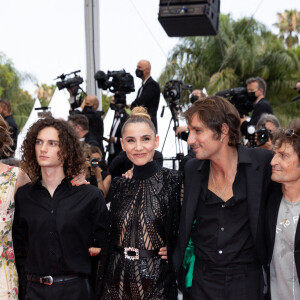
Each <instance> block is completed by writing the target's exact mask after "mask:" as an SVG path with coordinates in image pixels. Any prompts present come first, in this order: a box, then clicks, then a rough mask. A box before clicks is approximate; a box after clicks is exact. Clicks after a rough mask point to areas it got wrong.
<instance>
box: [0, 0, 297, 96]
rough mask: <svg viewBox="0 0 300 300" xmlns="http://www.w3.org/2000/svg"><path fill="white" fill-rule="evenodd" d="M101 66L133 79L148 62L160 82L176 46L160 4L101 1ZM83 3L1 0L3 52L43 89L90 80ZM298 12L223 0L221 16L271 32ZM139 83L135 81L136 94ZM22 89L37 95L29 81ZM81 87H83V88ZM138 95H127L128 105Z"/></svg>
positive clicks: (267, 2) (272, 0)
mask: <svg viewBox="0 0 300 300" xmlns="http://www.w3.org/2000/svg"><path fill="white" fill-rule="evenodd" d="M99 3H100V66H99V70H100V69H101V70H103V71H104V72H107V71H108V70H110V71H117V70H121V69H125V70H126V72H129V73H131V74H132V75H134V72H135V69H136V64H137V61H138V60H140V59H148V60H149V61H150V62H151V65H152V76H153V77H154V78H155V79H157V78H158V77H159V75H160V73H161V71H162V70H163V68H164V66H165V64H166V59H167V56H168V53H169V52H170V51H171V50H172V48H173V47H174V46H175V45H176V43H177V42H178V39H177V38H174V37H173V38H170V37H168V35H167V34H166V33H165V31H164V29H163V28H162V26H161V25H160V23H159V22H158V18H157V17H158V10H159V0H99ZM84 5H85V1H84V0H26V1H24V0H10V1H7V0H0V52H2V53H4V54H5V55H6V57H7V58H9V59H10V60H11V61H12V62H13V64H14V66H15V68H16V69H17V70H18V71H20V72H23V73H29V74H31V75H32V76H33V77H34V78H35V81H36V82H38V83H39V84H41V83H47V84H49V85H50V84H54V83H55V81H54V78H56V77H57V76H58V75H61V74H62V73H65V74H66V73H70V72H72V71H75V70H81V73H80V75H81V76H82V77H83V78H84V79H85V77H86V74H85V72H86V66H85V64H86V62H85V60H86V58H85V29H84ZM285 9H297V10H300V1H299V0H286V1H280V0H247V1H241V0H221V9H220V11H221V13H223V14H227V13H230V14H231V16H232V17H233V18H234V19H239V18H242V17H250V16H252V15H253V16H254V18H255V19H257V20H259V21H261V22H263V23H264V24H265V25H266V26H267V27H268V28H269V29H270V30H272V31H273V32H274V33H277V32H278V30H277V29H276V28H275V27H274V26H273V25H272V24H274V23H275V22H276V21H277V13H278V12H283V11H284V10H285ZM140 84H141V82H140V80H139V79H135V87H136V91H137V90H138V88H139V86H140ZM23 87H24V88H25V89H28V90H29V91H30V93H31V94H33V91H34V86H33V84H32V83H30V82H26V83H24V85H23ZM83 88H85V87H84V86H83ZM134 98H135V93H132V94H130V95H128V96H127V99H128V100H129V102H131V101H132V100H133V99H134Z"/></svg>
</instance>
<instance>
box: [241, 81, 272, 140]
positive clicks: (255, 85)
mask: <svg viewBox="0 0 300 300" xmlns="http://www.w3.org/2000/svg"><path fill="white" fill-rule="evenodd" d="M246 84H247V91H248V97H249V100H250V101H251V102H252V103H253V104H254V110H253V112H252V116H251V119H250V121H247V120H246V116H243V117H242V118H241V132H242V134H243V135H246V134H247V128H248V126H250V125H253V126H256V124H257V122H258V120H259V118H260V117H261V115H262V114H263V113H267V114H273V110H272V108H271V105H270V103H269V102H268V101H267V99H265V95H266V90H267V84H266V82H265V81H264V80H263V79H262V78H260V77H251V78H249V79H247V80H246Z"/></svg>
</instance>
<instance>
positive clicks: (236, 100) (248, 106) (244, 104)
mask: <svg viewBox="0 0 300 300" xmlns="http://www.w3.org/2000/svg"><path fill="white" fill-rule="evenodd" d="M216 96H221V97H224V98H227V99H228V100H229V101H230V102H231V103H232V104H233V105H234V106H235V108H236V109H237V110H238V112H239V114H240V117H242V116H244V115H248V114H249V112H251V111H252V110H253V109H254V105H253V103H252V102H251V101H250V99H249V96H248V92H247V89H246V88H245V87H237V88H233V89H230V90H222V91H220V92H217V93H216Z"/></svg>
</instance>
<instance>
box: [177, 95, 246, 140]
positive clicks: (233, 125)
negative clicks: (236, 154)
mask: <svg viewBox="0 0 300 300" xmlns="http://www.w3.org/2000/svg"><path fill="white" fill-rule="evenodd" d="M183 116H184V117H185V118H186V120H187V122H188V123H190V122H191V120H192V118H193V117H194V116H198V118H199V120H200V121H201V122H203V123H204V125H205V126H206V127H208V128H209V129H210V130H212V131H213V132H214V133H215V134H216V139H219V138H220V137H221V134H222V125H223V124H227V125H228V127H229V132H228V135H229V141H228V145H229V146H236V145H239V144H240V143H241V131H240V116H239V113H238V111H237V110H236V108H235V107H234V106H233V105H232V104H231V103H230V102H229V101H228V100H226V99H224V98H222V97H220V96H209V97H206V98H203V99H201V101H196V102H194V104H193V105H192V106H190V107H189V109H188V110H186V111H185V112H184V113H183Z"/></svg>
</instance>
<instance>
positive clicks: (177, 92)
mask: <svg viewBox="0 0 300 300" xmlns="http://www.w3.org/2000/svg"><path fill="white" fill-rule="evenodd" d="M192 89H193V86H192V85H191V84H185V83H183V82H182V81H180V80H170V81H168V82H167V83H166V85H165V87H164V92H163V94H164V98H165V99H166V100H167V101H168V102H169V104H170V105H171V106H174V107H176V106H178V105H179V102H180V99H181V90H192Z"/></svg>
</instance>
